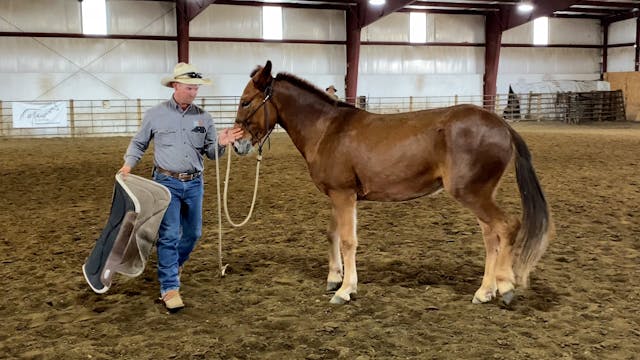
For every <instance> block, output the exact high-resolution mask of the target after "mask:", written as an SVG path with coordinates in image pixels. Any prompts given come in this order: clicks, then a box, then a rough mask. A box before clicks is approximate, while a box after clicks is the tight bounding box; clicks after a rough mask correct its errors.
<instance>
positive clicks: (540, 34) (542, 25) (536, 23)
mask: <svg viewBox="0 0 640 360" xmlns="http://www.w3.org/2000/svg"><path fill="white" fill-rule="evenodd" d="M547 44H549V18H548V17H544V16H543V17H539V18H537V19H535V20H533V45H547Z"/></svg>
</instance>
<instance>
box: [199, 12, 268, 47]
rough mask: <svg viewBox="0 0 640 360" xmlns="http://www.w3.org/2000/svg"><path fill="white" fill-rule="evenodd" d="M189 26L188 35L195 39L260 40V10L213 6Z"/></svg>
mask: <svg viewBox="0 0 640 360" xmlns="http://www.w3.org/2000/svg"><path fill="white" fill-rule="evenodd" d="M189 26H190V29H189V35H190V36H196V37H198V36H200V37H235V38H246V39H256V38H262V8H261V7H259V6H235V5H215V4H213V5H209V6H208V7H207V8H206V9H205V10H204V11H203V12H201V13H200V14H199V15H198V16H196V17H195V19H193V20H191V23H190V24H189Z"/></svg>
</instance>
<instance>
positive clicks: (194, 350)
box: [0, 123, 640, 360]
mask: <svg viewBox="0 0 640 360" xmlns="http://www.w3.org/2000/svg"><path fill="white" fill-rule="evenodd" d="M515 128H516V129H518V130H519V131H520V132H521V134H522V135H523V137H524V138H525V140H526V141H527V142H528V144H529V146H530V148H531V151H532V153H533V156H534V165H535V167H536V170H537V173H538V176H539V178H540V180H541V182H542V185H543V188H544V190H545V192H546V195H547V199H548V201H549V203H550V206H551V209H552V212H553V214H554V217H555V222H556V226H557V233H558V237H557V239H556V240H555V241H554V242H553V243H552V244H551V245H550V247H549V249H548V251H547V253H546V254H545V256H544V257H543V258H542V260H541V262H540V264H539V266H538V267H537V269H536V270H535V271H534V272H533V274H532V278H531V287H530V288H529V289H526V290H519V292H518V295H517V298H516V300H515V302H514V304H513V306H512V307H511V308H505V307H503V306H500V304H498V303H495V302H494V303H489V304H483V305H473V304H471V299H472V297H473V293H474V291H475V290H476V289H477V288H478V287H479V285H480V281H481V277H482V272H483V264H484V249H483V245H482V237H481V234H480V229H479V228H478V226H477V224H476V222H475V219H474V217H473V216H472V215H471V213H470V212H468V211H467V210H465V209H463V208H462V207H460V206H459V205H458V204H457V203H455V202H454V201H453V200H452V199H451V198H450V197H449V196H448V195H447V194H445V193H442V194H441V195H438V196H436V197H434V198H422V199H418V200H414V201H408V202H402V203H372V202H367V203H361V204H359V207H358V211H359V224H358V225H359V239H360V246H359V249H358V250H359V253H358V275H359V281H360V283H359V288H358V290H359V292H358V297H357V299H356V300H355V301H352V302H351V303H350V304H347V305H344V306H335V305H330V304H329V299H330V295H329V294H326V293H325V291H324V288H325V281H326V274H327V241H326V238H325V234H324V232H325V229H326V226H327V223H328V215H329V209H328V200H327V199H326V198H325V196H324V195H323V194H321V193H320V192H319V191H318V190H317V189H316V188H315V186H314V185H313V184H312V183H311V181H310V178H309V175H308V173H307V170H306V165H305V163H304V161H303V159H302V157H301V156H300V154H299V153H298V152H297V151H296V150H295V148H294V147H293V146H292V144H291V142H290V141H289V139H288V137H287V136H286V134H282V133H280V134H275V136H274V138H273V140H272V144H271V148H270V149H268V150H266V153H265V159H264V161H263V164H262V172H261V178H260V189H259V193H258V200H257V204H256V210H255V213H254V217H253V218H252V220H251V221H250V223H249V224H248V225H247V226H246V227H243V228H240V229H231V228H230V227H229V226H228V225H225V227H224V229H225V230H224V236H223V261H224V263H228V264H229V268H228V270H227V275H226V276H225V277H224V278H221V277H220V276H219V275H218V274H219V271H218V235H217V228H218V225H217V208H216V192H215V189H216V175H215V166H214V163H213V162H208V168H207V171H206V175H205V178H206V182H207V185H206V188H207V194H206V198H205V224H204V236H203V238H202V240H201V242H200V244H199V245H198V247H197V248H196V250H195V251H194V253H193V255H192V259H191V260H190V261H189V262H188V263H187V267H186V270H185V273H184V275H183V287H182V293H183V296H184V299H185V302H186V305H187V307H186V309H184V310H183V311H182V312H180V313H178V314H168V313H167V311H166V310H165V309H164V308H163V306H162V305H161V304H159V303H158V302H157V301H156V298H157V296H158V284H157V281H156V274H155V255H154V256H152V258H151V260H150V262H149V263H148V264H147V268H146V269H145V272H144V273H143V274H142V275H141V276H139V277H137V278H133V279H129V278H125V277H123V276H120V275H117V276H116V277H115V281H114V285H113V287H112V288H111V289H110V290H109V291H108V292H107V293H106V294H103V295H98V294H95V293H93V292H92V291H91V289H90V288H89V286H87V284H86V283H85V281H84V278H83V276H82V271H81V266H82V264H83V263H84V260H85V258H86V257H87V255H88V254H89V252H90V251H91V249H92V248H93V245H94V243H95V241H96V239H97V238H98V236H99V235H100V232H101V231H102V227H103V226H104V224H105V222H106V220H107V217H108V214H109V208H110V204H111V192H112V189H113V183H114V179H113V176H114V174H115V171H116V170H117V169H118V168H119V167H120V165H121V161H122V154H123V152H124V151H125V149H126V146H127V144H128V141H129V139H128V138H108V139H103V138H97V139H19V140H6V139H2V140H0V175H1V176H0V181H1V187H0V188H1V189H2V196H0V260H1V263H0V284H2V288H1V289H2V292H1V299H2V300H1V301H0V319H2V326H1V327H0V357H1V358H9V359H13V358H28V359H61V358H64V359H114V358H123V359H347V358H348V359H358V360H365V359H509V360H513V359H637V358H638V354H640V312H639V311H638V303H639V301H640V240H639V239H638V237H639V235H640V225H639V221H638V218H639V216H640V176H639V171H638V169H639V167H640V156H639V152H640V126H639V125H638V124H594V125H580V126H565V125H562V124H554V125H550V124H540V123H531V124H528V123H518V124H515ZM225 164H226V160H224V161H221V164H220V165H222V166H225ZM150 168H151V156H150V154H147V155H146V156H145V158H144V160H143V162H142V163H141V164H140V166H139V167H138V168H136V169H135V173H137V174H139V175H143V176H149V173H150ZM223 169H224V168H223ZM254 171H255V160H254V157H247V158H238V157H234V158H233V173H232V179H231V185H230V197H231V199H232V203H231V204H230V206H231V209H230V210H231V214H232V216H233V217H234V219H235V220H236V221H237V220H239V219H240V218H241V217H242V216H244V215H245V214H246V212H247V210H248V208H249V203H250V200H251V198H250V197H251V190H252V187H253V176H254ZM498 200H499V202H500V203H501V204H502V205H503V206H504V208H505V209H507V211H509V212H511V213H514V214H517V213H519V211H520V204H519V196H518V193H517V190H516V185H515V182H514V178H513V169H512V167H510V169H509V171H508V173H507V174H506V176H505V179H504V181H503V183H502V186H501V190H500V192H499V194H498Z"/></svg>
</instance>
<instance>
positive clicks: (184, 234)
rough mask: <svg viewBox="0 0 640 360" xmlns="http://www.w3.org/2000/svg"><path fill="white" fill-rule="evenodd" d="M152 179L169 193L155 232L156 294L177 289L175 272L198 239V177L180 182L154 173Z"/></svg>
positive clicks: (200, 193)
mask: <svg viewBox="0 0 640 360" xmlns="http://www.w3.org/2000/svg"><path fill="white" fill-rule="evenodd" d="M153 179H154V180H155V181H156V182H157V183H159V184H162V185H164V186H166V187H167V188H168V189H169V191H170V192H171V202H170V203H169V207H168V208H167V212H166V213H165V214H164V217H163V218H162V222H161V223H160V229H159V231H158V242H157V243H156V247H157V249H158V281H160V294H161V295H164V294H165V293H166V292H167V291H169V290H178V289H179V288H180V279H179V278H178V269H179V267H180V266H182V264H184V262H185V261H187V259H189V255H190V254H191V251H192V250H193V248H194V247H195V246H196V242H197V241H198V239H199V238H200V236H201V235H202V197H203V194H204V183H203V181H202V176H200V177H198V178H197V179H194V180H191V181H186V182H182V181H180V180H178V179H176V178H173V177H171V176H168V175H164V174H160V173H158V172H154V174H153Z"/></svg>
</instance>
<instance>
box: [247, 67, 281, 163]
mask: <svg viewBox="0 0 640 360" xmlns="http://www.w3.org/2000/svg"><path fill="white" fill-rule="evenodd" d="M272 95H273V78H271V81H270V82H269V85H267V88H266V89H265V90H264V99H263V100H262V102H261V103H260V105H258V106H257V107H256V108H255V109H253V111H252V112H251V113H250V114H249V116H247V117H246V118H245V119H244V120H242V121H241V122H240V123H241V124H242V125H243V126H244V128H245V129H247V131H249V133H250V134H251V140H253V139H257V138H258V136H256V134H254V133H253V131H251V130H250V129H249V126H248V122H249V119H251V118H252V117H253V115H255V113H256V112H257V111H258V110H260V108H261V107H263V106H264V105H265V104H266V103H267V101H269V100H271V96H272ZM264 119H265V123H266V125H267V128H269V107H267V106H265V107H264ZM276 121H277V120H276ZM275 127H276V124H273V127H272V128H271V129H269V130H268V131H267V133H266V135H264V136H263V137H262V139H259V140H258V155H259V158H261V157H262V147H263V146H264V144H265V142H266V141H267V140H268V139H269V135H271V132H272V131H273V129H275Z"/></svg>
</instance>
